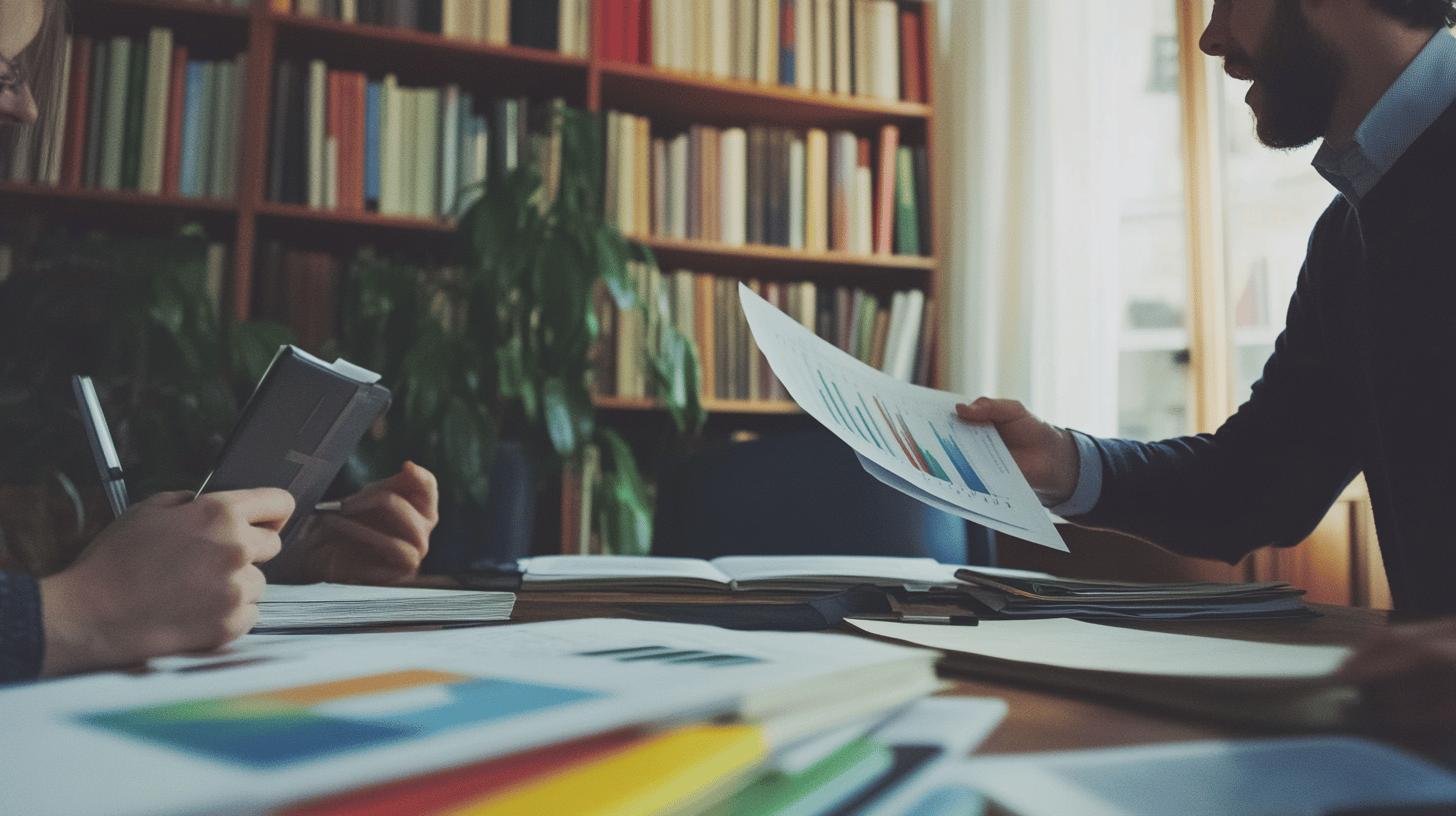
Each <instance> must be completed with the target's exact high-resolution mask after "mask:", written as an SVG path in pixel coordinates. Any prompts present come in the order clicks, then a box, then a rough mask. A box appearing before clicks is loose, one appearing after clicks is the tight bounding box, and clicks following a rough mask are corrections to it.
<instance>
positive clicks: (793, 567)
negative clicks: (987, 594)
mask: <svg viewBox="0 0 1456 816" xmlns="http://www.w3.org/2000/svg"><path fill="white" fill-rule="evenodd" d="M712 563H713V566H715V567H717V568H718V570H719V571H721V572H722V573H723V574H724V575H727V576H728V577H729V578H732V579H733V580H735V581H764V580H773V579H793V578H816V577H825V578H851V579H854V578H862V579H865V580H866V581H877V582H880V583H884V582H887V581H888V582H893V583H898V584H903V585H905V586H908V587H912V588H924V587H930V586H955V585H956V584H958V583H960V582H959V580H958V579H957V578H956V577H955V573H956V570H957V569H959V567H956V566H953V565H949V564H942V563H940V562H939V561H936V560H935V559H934V558H896V557H893V556H876V555H725V556H720V557H718V558H715V559H713V561H712Z"/></svg>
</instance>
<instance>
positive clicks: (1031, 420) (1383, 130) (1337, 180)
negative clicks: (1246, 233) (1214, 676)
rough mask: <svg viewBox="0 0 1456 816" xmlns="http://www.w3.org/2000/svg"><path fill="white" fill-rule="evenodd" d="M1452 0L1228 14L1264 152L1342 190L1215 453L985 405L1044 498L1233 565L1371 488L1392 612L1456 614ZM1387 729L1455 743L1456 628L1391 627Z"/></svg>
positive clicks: (1336, 1)
mask: <svg viewBox="0 0 1456 816" xmlns="http://www.w3.org/2000/svg"><path fill="white" fill-rule="evenodd" d="M1453 6H1456V3H1453V2H1452V0H1217V1H1216V3H1215V5H1214V10H1213V16H1212V19H1211V21H1210V22H1209V24H1208V27H1207V29H1206V30H1205V31H1204V34H1203V37H1202V40H1201V42H1200V46H1201V48H1202V50H1203V51H1204V52H1205V53H1207V54H1208V55H1209V56H1212V57H1221V58H1223V61H1224V68H1225V70H1226V71H1227V72H1228V74H1229V75H1230V76H1232V77H1234V78H1235V79H1241V80H1251V81H1252V84H1251V86H1250V88H1249V91H1248V95H1247V97H1246V101H1247V103H1248V105H1249V107H1250V108H1251V109H1252V110H1253V113H1254V117H1255V120H1256V123H1257V124H1256V129H1257V133H1258V136H1259V138H1260V140H1261V141H1263V142H1264V143H1265V144H1266V145H1268V146H1270V147H1275V148H1289V147H1296V146H1300V145H1305V144H1308V143H1310V142H1312V141H1313V140H1315V139H1317V138H1322V139H1323V144H1322V146H1321V149H1320V151H1319V153H1318V155H1317V156H1316V158H1315V167H1316V169H1318V170H1319V172H1320V173H1321V174H1322V175H1324V177H1325V178H1326V179H1328V180H1329V181H1330V183H1331V184H1332V185H1333V186H1334V187H1335V189H1336V190H1337V191H1338V192H1339V195H1338V197H1337V198H1336V199H1335V201H1334V202H1333V203H1332V204H1331V205H1330V206H1329V208H1328V209H1327V210H1326V211H1325V213H1324V215H1323V216H1321V218H1320V219H1319V221H1318V223H1317V224H1316V225H1315V227H1314V232H1313V234H1312V235H1311V237H1310V241H1309V251H1308V255H1307V258H1306V261H1305V267H1304V269H1303V271H1302V272H1301V274H1300V277H1299V282H1298V286H1297V288H1296V291H1295V294H1294V297H1293V300H1292V301H1291V303H1290V306H1289V313H1288V318H1287V325H1286V329H1285V331H1284V333H1283V335H1281V336H1280V338H1279V340H1278V342H1277V343H1276V345H1275V349H1274V353H1273V355H1272V356H1271V357H1270V358H1269V361H1268V363H1267V364H1266V366H1265V369H1264V373H1263V377H1262V379H1261V380H1260V381H1259V382H1258V383H1256V384H1255V385H1254V388H1253V393H1252V395H1251V396H1250V398H1249V400H1248V402H1246V403H1244V405H1243V406H1241V407H1240V408H1239V410H1238V412H1237V413H1235V415H1234V416H1233V417H1231V418H1230V419H1229V420H1228V421H1227V422H1226V423H1225V424H1224V425H1223V427H1221V428H1220V429H1219V430H1218V431H1217V432H1216V433H1214V434H1201V435H1198V436H1192V437H1184V438H1181V439H1171V440H1167V441H1163V442H1154V443H1141V442H1130V441H1123V440H1106V439H1093V438H1091V437H1088V436H1086V435H1084V434H1080V433H1077V432H1072V431H1068V430H1065V429H1062V428H1058V427H1055V426H1052V425H1049V424H1047V423H1045V422H1043V421H1041V420H1040V419H1038V418H1036V417H1034V416H1032V415H1031V414H1029V413H1027V412H1026V410H1025V409H1024V408H1022V407H1021V405H1019V404H1017V403H1015V402H1010V401H1005V400H990V399H984V398H983V399H978V400H976V401H975V402H972V403H970V404H968V405H962V406H959V408H958V410H959V411H960V414H961V416H962V417H963V418H965V419H967V420H971V421H975V422H990V423H994V424H995V425H996V427H997V428H998V430H999V431H1000V433H1001V435H1002V438H1003V439H1005V441H1006V444H1007V446H1008V447H1009V448H1010V449H1011V452H1012V455H1013V456H1014V457H1015V459H1016V461H1017V464H1018V465H1019V466H1020V467H1021V469H1022V471H1023V472H1024V473H1025V474H1026V476H1027V479H1028V480H1029V481H1030V482H1031V484H1032V487H1033V488H1034V489H1035V490H1036V492H1037V494H1038V496H1039V497H1040V498H1041V499H1042V501H1043V502H1044V503H1045V504H1047V505H1048V506H1049V507H1051V508H1052V510H1053V511H1054V512H1056V513H1058V514H1060V515H1062V516H1064V517H1067V518H1068V519H1070V520H1072V521H1074V522H1076V523H1079V524H1084V525H1089V526H1093V527H1102V528H1108V529H1114V530H1119V531H1123V532H1127V533H1131V534H1133V535H1136V536H1139V537H1142V538H1145V539H1148V540H1150V541H1154V542H1156V543H1158V544H1160V545H1163V546H1165V547H1168V548H1170V549H1172V550H1175V551H1177V552H1180V553H1184V554H1188V555H1194V556H1200V557H1205V558H1219V559H1223V560H1226V561H1229V562H1231V563H1232V562H1236V561H1238V560H1239V559H1240V558H1242V557H1243V556H1244V555H1246V554H1247V553H1249V552H1251V551H1253V550H1255V549H1257V548H1259V547H1264V546H1269V545H1273V546H1291V545H1294V544H1296V543H1298V542H1299V541H1300V540H1301V539H1303V538H1304V537H1305V536H1306V535H1308V533H1309V532H1310V531H1311V530H1313V529H1314V527H1315V525H1316V524H1317V523H1318V522H1319V520H1320V519H1321V518H1322V517H1323V516H1324V514H1325V512H1326V511H1327V510H1328V509H1329V507H1330V505H1331V504H1332V503H1333V502H1334V500H1335V498H1336V497H1337V496H1338V495H1339V494H1340V492H1341V490H1342V489H1343V488H1344V487H1345V485H1346V484H1348V483H1349V482H1350V480H1351V479H1352V478H1354V476H1355V475H1356V474H1357V473H1360V472H1361V471H1363V472H1364V473H1365V478H1366V480H1367V482H1368V483H1369V486H1370V494H1371V499H1372V502H1373V504H1374V509H1375V519H1376V525H1377V528H1378V533H1379V538H1380V545H1381V550H1382V554H1383V557H1384V561H1385V566H1386V570H1387V573H1388V574H1389V576H1390V582H1391V588H1392V591H1393V593H1394V597H1395V602H1396V606H1397V607H1398V608H1399V609H1400V610H1402V611H1406V612H1410V613H1414V614H1418V615H1450V614H1453V613H1456V526H1453V523H1452V520H1451V517H1450V513H1449V509H1448V508H1449V507H1450V506H1451V504H1452V500H1453V497H1456V422H1453V418H1456V252H1453V251H1452V249H1451V248H1450V247H1449V246H1448V242H1447V239H1446V236H1447V235H1448V234H1449V231H1450V229H1451V228H1452V226H1453V225H1456V105H1453V103H1456V38H1453V37H1452V36H1451V35H1450V33H1449V32H1448V31H1446V30H1445V29H1446V27H1447V26H1449V25H1451V24H1452V23H1453V22H1456V9H1453ZM1345 671H1346V673H1347V675H1348V676H1349V677H1350V678H1351V679H1353V680H1356V681H1360V682H1364V683H1366V684H1367V692H1368V694H1367V698H1368V699H1369V700H1370V701H1371V702H1372V703H1373V704H1375V705H1377V706H1380V707H1381V712H1380V716H1382V717H1384V718H1385V719H1386V720H1387V721H1388V722H1389V723H1390V724H1391V725H1393V726H1395V727H1403V728H1420V729H1425V728H1431V727H1434V728H1445V729H1450V728H1452V727H1453V726H1456V620H1444V621H1437V622H1434V623H1428V624H1424V625H1423V626H1422V628H1410V629H1400V628H1397V629H1394V630H1392V631H1391V633H1390V634H1389V635H1388V636H1387V637H1386V638H1385V639H1384V640H1383V641H1382V642H1380V643H1377V644H1371V645H1370V646H1369V647H1367V648H1366V649H1364V650H1363V651H1362V653H1360V654H1358V655H1356V657H1355V658H1353V659H1352V660H1351V661H1350V663H1349V664H1348V665H1347V666H1346V667H1345Z"/></svg>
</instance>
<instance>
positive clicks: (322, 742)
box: [0, 620, 936, 816]
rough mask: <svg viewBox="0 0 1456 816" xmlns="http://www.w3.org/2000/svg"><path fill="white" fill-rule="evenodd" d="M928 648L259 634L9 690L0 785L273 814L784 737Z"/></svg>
mask: <svg viewBox="0 0 1456 816" xmlns="http://www.w3.org/2000/svg"><path fill="white" fill-rule="evenodd" d="M933 661H934V653H933V652H928V651H925V650H919V649H909V648H903V647H899V646H894V645H889V644H884V643H876V642H871V641H868V640H865V639H862V638H856V637H849V636H844V635H826V634H818V633H785V632H732V631H728V630H724V629H718V628H716V627H710V626H694V625H686V624H670V623H656V622H647V621H629V620H573V621H559V622H550V623H536V624H523V625H517V626H506V627H492V628H475V629H451V630H441V631H433V632H394V633H370V634H330V635H257V636H248V637H245V638H243V639H242V640H241V641H239V643H238V644H237V645H236V646H235V647H234V648H233V649H232V650H230V652H229V653H227V654H224V655H220V656H218V657H216V658H213V659H211V660H208V659H195V658H173V659H169V660H168V661H163V662H161V665H163V666H170V667H171V668H170V669H168V668H162V669H158V670H155V671H152V672H150V673H109V674H96V675H91V676H85V677H78V678H73V679H68V680H57V681H51V682H46V683H37V684H31V685H27V686H19V687H12V688H8V689H4V690H0V722H4V723H5V724H6V728H7V730H8V731H9V732H10V733H14V734H24V735H25V738H24V739H13V740H0V790H3V791H4V792H5V793H4V802H5V806H4V808H3V810H4V811H5V812H6V813H10V812H14V813H25V814H27V816H44V814H52V813H54V814H76V813H107V814H111V815H112V816H126V814H153V813H180V812H186V813H191V812H198V811H204V810H205V811H209V812H212V811H216V812H259V811H263V810H274V809H277V808H279V807H281V806H285V805H288V804H291V803H296V802H302V801H306V800H310V799H315V798H318V797H321V796H324V795H327V794H331V793H337V792H340V791H345V790H350V789H353V788H357V787H359V786H360V785H365V784H379V783H384V782H389V781H392V780H398V779H403V778H407V777H410V776H415V775H419V774H424V773H431V772H436V771H440V770H441V769H445V768H453V767H459V766H462V765H466V764H468V763H472V762H479V761H483V760H487V759H490V758H493V757H505V756H508V755H514V754H518V753H520V752H523V751H529V750H531V749H534V748H537V747H540V746H545V745H553V744H557V743H562V742H564V741H570V740H578V739H581V738H584V737H587V736H590V735H594V734H601V733H606V732H611V731H620V730H623V729H630V728H654V729H662V728H671V727H674V726H677V725H681V724H684V723H691V722H697V721H701V720H705V719H714V718H726V719H738V720H741V721H743V722H746V723H752V724H754V726H755V733H756V734H757V735H758V736H759V737H761V738H762V739H763V740H764V741H765V744H766V745H768V746H770V747H776V746H778V745H781V744H787V743H788V742H789V741H792V740H798V739H803V738H804V737H805V736H806V735H807V734H810V733H815V732H818V731H823V730H827V729H832V728H836V727H839V726H842V725H845V724H847V723H850V722H856V721H859V720H862V719H864V718H865V717H867V716H873V715H874V714H875V713H876V710H878V711H879V712H884V711H887V710H890V709H893V708H895V707H897V706H900V705H903V704H904V703H906V702H909V701H910V700H913V699H915V698H917V697H919V696H923V695H925V694H927V693H929V692H930V691H931V690H933V688H934V686H935V682H936V681H935V676H934V671H933ZM158 780H166V783H165V784H158Z"/></svg>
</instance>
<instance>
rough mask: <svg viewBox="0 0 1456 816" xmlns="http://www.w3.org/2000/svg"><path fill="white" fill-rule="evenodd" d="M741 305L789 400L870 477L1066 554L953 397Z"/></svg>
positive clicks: (994, 443)
mask: <svg viewBox="0 0 1456 816" xmlns="http://www.w3.org/2000/svg"><path fill="white" fill-rule="evenodd" d="M740 300H741V302H742V304H743V310H744V314H745V316H746V317H747V319H748V324H749V327H750V328H751V329H752V331H753V336H754V339H755V340H756V341H757V343H758V346H759V349H760V350H761V351H762V352H763V354H764V357H765V358H766V359H767V360H768V362H769V365H770V366H771V367H772V368H773V371H774V374H776V375H777V376H778V378H779V380H780V381H781V382H782V383H783V384H784V387H785V388H786V389H787V390H788V392H789V395H790V396H792V397H793V398H794V400H795V401H796V402H797V403H798V404H799V406H800V407H801V408H803V409H804V410H805V412H807V413H808V414H809V415H810V416H812V417H814V418H815V419H817V420H818V421H819V422H821V423H823V424H824V426H825V427H826V428H828V429H829V430H831V431H833V432H834V433H835V434H836V435H837V436H838V437H839V438H840V439H842V440H844V441H845V442H846V443H847V444H849V446H850V447H851V448H853V449H854V451H855V452H856V453H857V454H859V456H860V459H861V461H862V462H864V464H865V469H866V470H868V471H869V472H870V473H871V474H873V475H874V476H875V477H876V478H877V479H880V480H881V481H883V482H885V483H886V484H888V485H891V486H892V487H895V488H896V489H898V490H901V491H902V492H905V493H906V494H908V495H910V496H912V497H914V498H916V499H919V500H920V501H923V502H925V503H927V504H930V505H932V506H934V507H937V508H939V509H941V510H945V511H947V512H951V513H955V514H956V515H960V516H963V517H965V518H968V519H971V520H972V521H975V522H977V523H979V524H984V525H986V526H988V527H992V528H995V529H999V530H1001V531H1003V532H1007V533H1010V534H1012V535H1015V536H1017V537H1018V538H1023V539H1026V540H1029V541H1034V542H1036V543H1039V544H1043V545H1045V546H1048V547H1052V548H1054V549H1059V550H1065V549H1066V544H1064V543H1063V542H1062V540H1061V536H1060V535H1059V534H1058V533H1057V531H1056V528H1055V527H1054V526H1053V525H1052V523H1051V519H1050V517H1049V516H1048V515H1047V513H1046V511H1045V510H1043V509H1042V507H1041V504H1040V502H1038V501H1037V499H1036V496H1035V494H1034V493H1032V490H1031V486H1030V485H1028V484H1027V483H1026V479H1025V478H1024V477H1023V476H1022V475H1021V471H1020V470H1019V469H1018V468H1017V467H1016V466H1015V464H1014V462H1013V460H1012V459H1011V455H1010V453H1009V452H1008V451H1007V450H1006V446H1005V445H1004V444H1003V443H1002V442H1001V437H1000V436H999V435H998V434H997V433H996V431H995V430H994V429H992V428H989V427H982V426H975V425H970V424H967V423H964V422H962V421H960V420H959V419H958V418H957V417H956V416H955V402H956V397H955V396H954V395H952V394H947V393H945V392H942V391H935V390H932V389H929V388H921V387H919V386H915V385H910V384H909V383H905V382H901V381H899V380H896V379H894V378H893V377H890V376H888V375H886V374H884V373H883V372H881V371H878V370H876V369H874V368H872V367H870V366H868V365H865V364H864V363H863V362H861V361H859V360H857V359H855V358H854V357H852V356H850V355H848V354H846V353H844V352H843V351H841V350H840V349H838V348H836V347H835V346H834V345H832V344H830V343H829V342H827V341H825V340H823V339H821V338H819V337H817V336H816V335H814V333H813V332H810V331H808V330H807V329H805V328H804V327H803V326H801V325H800V324H799V323H797V322H796V321H794V320H793V319H792V318H790V317H788V316H787V315H785V314H783V313H782V312H780V311H779V310H778V309H776V308H774V307H773V306H772V305H770V304H769V303H768V302H767V301H764V300H763V299H762V298H759V297H758V296H757V295H755V294H753V292H752V291H750V290H747V289H740Z"/></svg>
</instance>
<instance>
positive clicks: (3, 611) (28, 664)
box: [0, 572, 45, 683]
mask: <svg viewBox="0 0 1456 816" xmlns="http://www.w3.org/2000/svg"><path fill="white" fill-rule="evenodd" d="M44 643H45V635H44V633H43V631H42V628H41V617H40V590H39V588H38V587H37V586H36V582H35V579H34V578H32V577H30V576H29V575H25V574H24V573H18V572H0V683H9V682H13V681H16V680H30V679H33V678H35V677H38V676H39V675H40V667H41V658H42V655H43V645H44Z"/></svg>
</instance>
